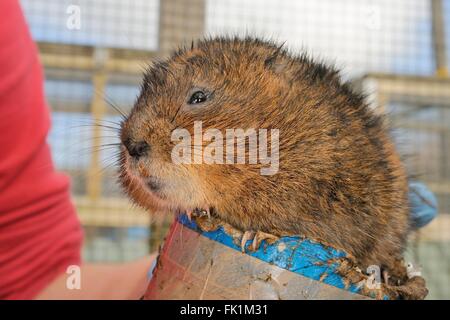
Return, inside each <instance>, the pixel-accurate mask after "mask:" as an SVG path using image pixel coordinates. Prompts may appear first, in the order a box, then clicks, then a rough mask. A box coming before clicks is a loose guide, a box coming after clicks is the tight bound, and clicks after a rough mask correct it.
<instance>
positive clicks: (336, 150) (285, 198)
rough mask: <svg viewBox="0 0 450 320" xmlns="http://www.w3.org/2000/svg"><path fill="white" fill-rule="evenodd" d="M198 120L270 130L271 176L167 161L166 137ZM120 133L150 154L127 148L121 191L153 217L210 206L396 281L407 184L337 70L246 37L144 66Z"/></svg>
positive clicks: (375, 124) (378, 124) (243, 225)
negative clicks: (153, 186)
mask: <svg viewBox="0 0 450 320" xmlns="http://www.w3.org/2000/svg"><path fill="white" fill-rule="evenodd" d="M193 87H199V88H206V89H207V90H210V91H211V92H212V99H211V100H210V101H209V102H207V103H206V104H205V105H204V106H201V107H199V108H198V109H195V110H192V109H189V107H187V106H186V101H187V99H188V98H189V94H190V92H191V90H192V88H193ZM196 120H202V121H203V130H206V129H207V128H217V129H220V130H222V131H223V132H224V131H225V129H226V128H244V129H246V128H267V129H271V128H275V129H279V130H280V168H279V172H278V173H277V174H275V175H273V176H263V175H260V171H259V169H260V167H261V166H260V165H206V164H202V165H174V164H173V163H172V161H171V158H170V152H171V150H172V148H173V146H174V143H173V142H171V140H170V134H171V132H172V130H173V129H175V128H177V127H182V128H186V129H188V130H190V131H191V133H192V130H193V122H194V121H196ZM121 135H122V139H127V138H130V139H134V140H136V141H139V140H142V139H143V140H145V141H146V142H147V143H148V144H149V145H150V146H151V148H152V151H151V153H150V155H149V156H148V157H146V158H145V159H140V160H139V161H138V162H136V161H133V160H131V159H129V157H127V155H126V154H125V153H123V154H122V160H121V161H122V171H121V181H122V183H123V185H124V186H125V190H126V191H127V192H128V193H129V195H130V196H131V198H133V199H134V200H135V201H136V202H137V203H138V204H140V205H142V206H143V207H145V208H147V209H149V210H150V211H152V212H154V211H182V210H185V209H189V208H196V207H203V208H204V207H210V208H213V210H214V214H215V215H216V216H217V217H219V218H220V219H222V220H224V221H226V222H228V223H229V224H231V225H232V226H234V227H236V228H238V229H241V230H260V231H264V232H267V233H271V234H274V235H285V234H298V235H302V236H306V237H309V238H312V239H316V240H318V241H322V242H323V243H326V244H330V245H333V246H335V247H337V248H341V249H344V250H345V251H347V252H348V253H349V254H351V255H352V256H353V257H354V258H355V259H356V261H357V262H358V264H359V265H360V266H361V268H366V267H367V266H368V265H372V264H375V265H379V266H381V267H382V268H383V269H384V270H388V271H389V272H390V274H391V276H393V277H394V279H395V278H396V279H404V278H405V272H406V271H405V268H404V267H403V266H402V264H401V260H402V255H403V250H404V248H405V241H406V236H407V233H408V230H409V226H408V203H407V179H406V176H405V171H404V169H403V166H402V164H401V162H400V160H399V157H398V155H397V153H396V151H395V149H394V147H393V144H392V142H391V140H390V138H389V137H388V134H387V131H386V128H385V127H384V123H383V120H382V118H380V117H379V116H377V115H375V114H374V113H373V112H372V111H371V110H370V109H369V107H368V106H367V105H366V104H365V102H364V100H363V97H362V96H361V95H359V94H356V93H354V92H353V91H352V90H351V89H350V87H349V85H348V84H347V83H344V82H343V81H341V79H340V76H339V73H338V72H337V71H336V70H335V69H333V68H331V67H328V66H326V65H324V64H322V63H318V62H314V61H313V60H312V59H311V58H310V57H308V56H307V55H306V54H302V55H298V56H295V55H292V54H290V53H288V52H287V51H286V50H284V49H283V48H280V47H279V46H278V45H275V44H273V43H271V42H266V41H261V40H258V39H253V38H246V39H243V40H242V39H238V38H214V39H207V40H203V41H200V42H198V43H196V44H193V45H192V47H191V48H182V49H180V50H178V51H177V52H175V53H174V54H173V55H172V56H171V57H170V58H168V59H167V60H164V61H160V62H156V63H154V64H153V65H151V66H150V67H149V68H148V70H147V72H146V74H145V78H144V82H143V85H142V90H141V94H140V96H139V98H138V100H137V101H136V104H135V107H134V108H133V110H132V112H131V114H130V116H129V117H128V119H127V120H126V121H125V122H124V123H123V126H122V132H121ZM205 144H207V143H205ZM125 168H127V169H125ZM130 171H132V172H134V173H133V174H130ZM137 175H141V176H142V177H149V176H150V175H151V176H153V177H157V179H158V181H161V183H162V185H163V188H162V189H161V190H160V192H159V193H158V194H157V195H155V194H152V193H150V192H149V191H148V189H147V188H146V187H145V185H144V184H143V183H142V182H141V181H140V180H139V179H137V178H136V176H137ZM363 270H364V269H363Z"/></svg>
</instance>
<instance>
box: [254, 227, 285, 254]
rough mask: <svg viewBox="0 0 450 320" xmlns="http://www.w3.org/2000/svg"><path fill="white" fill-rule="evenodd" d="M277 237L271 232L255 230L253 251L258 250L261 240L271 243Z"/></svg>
mask: <svg viewBox="0 0 450 320" xmlns="http://www.w3.org/2000/svg"><path fill="white" fill-rule="evenodd" d="M278 239H279V238H278V237H277V236H274V235H273V234H270V233H265V232H262V231H258V232H256V234H255V237H254V238H253V242H252V250H253V251H256V250H258V249H259V246H260V245H261V242H262V241H263V240H266V241H267V243H269V244H272V243H274V242H275V241H277V240H278Z"/></svg>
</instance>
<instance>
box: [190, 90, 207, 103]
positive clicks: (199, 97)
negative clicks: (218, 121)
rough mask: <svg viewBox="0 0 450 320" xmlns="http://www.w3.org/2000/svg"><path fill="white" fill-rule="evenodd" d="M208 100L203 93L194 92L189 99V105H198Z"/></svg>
mask: <svg viewBox="0 0 450 320" xmlns="http://www.w3.org/2000/svg"><path fill="white" fill-rule="evenodd" d="M206 99H208V96H207V95H206V93H204V92H203V91H195V92H194V93H193V94H192V96H191V97H190V98H189V101H188V103H189V104H198V103H202V102H205V101H206Z"/></svg>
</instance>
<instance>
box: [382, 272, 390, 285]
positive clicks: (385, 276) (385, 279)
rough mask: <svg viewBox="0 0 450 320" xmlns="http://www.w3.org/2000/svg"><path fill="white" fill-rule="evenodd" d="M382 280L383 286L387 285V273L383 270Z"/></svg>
mask: <svg viewBox="0 0 450 320" xmlns="http://www.w3.org/2000/svg"><path fill="white" fill-rule="evenodd" d="M383 280H384V284H385V285H388V284H389V273H388V272H387V271H386V270H383Z"/></svg>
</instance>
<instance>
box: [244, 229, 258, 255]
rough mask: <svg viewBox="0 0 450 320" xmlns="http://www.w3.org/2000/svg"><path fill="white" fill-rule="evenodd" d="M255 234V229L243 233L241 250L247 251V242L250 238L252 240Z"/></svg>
mask: <svg viewBox="0 0 450 320" xmlns="http://www.w3.org/2000/svg"><path fill="white" fill-rule="evenodd" d="M254 236H255V232H253V231H245V232H244V234H243V235H242V239H241V251H242V252H244V253H245V244H246V243H247V241H248V240H252V239H253V237H254Z"/></svg>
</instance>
